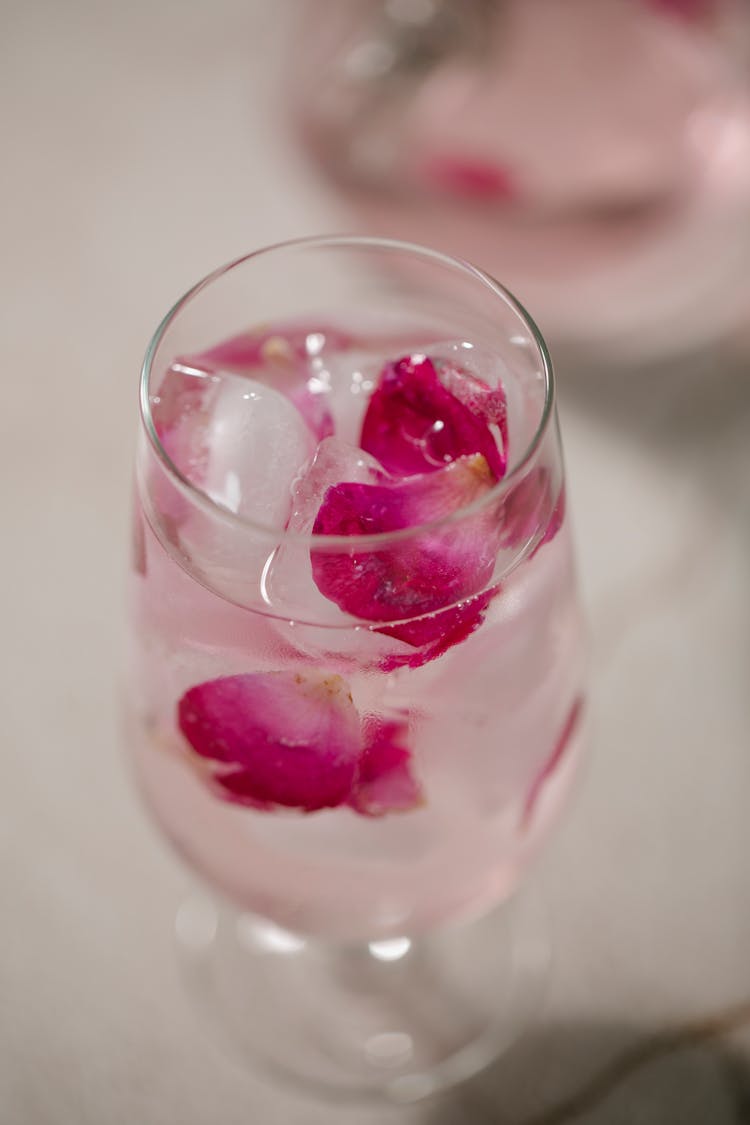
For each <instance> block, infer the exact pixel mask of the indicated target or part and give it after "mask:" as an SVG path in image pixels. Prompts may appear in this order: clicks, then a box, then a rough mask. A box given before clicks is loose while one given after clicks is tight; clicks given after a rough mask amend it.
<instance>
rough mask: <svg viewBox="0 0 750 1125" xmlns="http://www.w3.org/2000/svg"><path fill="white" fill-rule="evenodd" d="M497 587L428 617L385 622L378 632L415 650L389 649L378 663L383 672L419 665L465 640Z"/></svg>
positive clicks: (476, 627)
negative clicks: (396, 622)
mask: <svg viewBox="0 0 750 1125" xmlns="http://www.w3.org/2000/svg"><path fill="white" fill-rule="evenodd" d="M496 592H497V591H496V590H486V591H485V592H484V593H483V594H479V596H478V597H476V598H472V599H471V600H470V601H467V602H462V603H461V604H460V605H456V606H452V607H451V608H450V609H444V610H442V611H441V612H440V613H436V614H433V615H432V616H430V617H421V618H418V619H417V620H416V621H407V622H403V623H402V624H400V625H384V626H383V627H382V628H381V629H378V630H377V632H378V633H385V634H386V635H387V636H390V637H396V638H397V639H398V640H400V641H405V642H406V644H409V645H413V646H414V647H415V648H416V649H417V650H418V651H417V652H410V653H390V654H389V655H388V656H386V657H385V659H384V660H382V661H381V663H380V670H381V671H382V672H393V671H395V670H396V669H397V668H421V667H422V665H423V664H427V663H429V661H431V660H437V658H438V657H439V656H442V655H443V653H444V652H447V651H448V649H449V648H453V646H454V645H457V644H460V643H461V641H465V640H466V638H467V637H470V636H471V634H472V633H473V632H474V631H475V630H476V629H478V628H479V626H480V625H481V624H482V622H483V621H484V615H485V612H486V610H487V606H488V605H489V604H490V602H491V600H492V598H493V597H494V595H495V593H496Z"/></svg>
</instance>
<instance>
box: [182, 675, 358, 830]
mask: <svg viewBox="0 0 750 1125" xmlns="http://www.w3.org/2000/svg"><path fill="white" fill-rule="evenodd" d="M178 725H179V728H180V730H181V731H182V734H183V735H184V736H185V738H186V739H187V741H188V742H189V743H190V746H191V747H192V749H193V750H194V751H195V753H196V754H197V755H199V756H200V757H201V758H203V759H206V760H207V761H208V762H210V763H211V766H212V775H211V777H212V781H213V782H214V784H215V786H216V787H217V788H218V791H219V792H221V793H222V795H223V796H225V797H226V798H227V799H228V800H234V801H236V802H238V803H240V804H249V805H251V806H255V807H266V808H267V807H272V806H277V805H282V806H285V807H288V808H297V809H302V810H304V811H305V812H312V811H314V810H316V809H322V808H333V807H335V806H337V805H341V804H343V803H344V801H346V800H347V798H348V796H349V794H350V792H351V790H352V786H353V784H354V780H355V777H356V773H357V766H358V761H359V757H360V754H361V751H362V735H361V730H360V723H359V717H358V715H357V711H356V709H355V707H354V705H353V703H352V700H351V695H350V694H349V690H348V688H347V685H346V683H345V681H344V680H342V679H341V677H340V676H326V675H325V674H323V673H319V674H318V673H312V672H308V673H305V674H304V675H303V674H301V673H296V672H266V673H254V674H247V675H238V676H226V677H223V678H221V679H217V680H210V681H208V682H207V683H203V684H199V685H198V686H197V687H193V688H191V689H190V690H189V691H187V692H186V693H185V694H184V695H183V696H182V698H181V699H180V701H179V704H178Z"/></svg>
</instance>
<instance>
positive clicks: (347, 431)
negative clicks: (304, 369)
mask: <svg viewBox="0 0 750 1125" xmlns="http://www.w3.org/2000/svg"><path fill="white" fill-rule="evenodd" d="M312 362H313V363H314V364H315V365H316V367H315V376H316V379H317V380H318V383H319V385H321V386H325V387H326V401H327V405H328V409H329V410H330V412H331V414H332V415H333V426H334V433H335V435H336V437H338V438H341V439H342V441H344V442H347V443H348V444H349V445H358V444H359V436H360V432H361V430H362V418H363V416H364V413H365V410H366V409H367V402H368V399H369V397H370V393H371V392H372V390H373V389H374V387H375V386H376V385H377V382H378V378H379V375H380V369H381V367H382V365H383V361H382V359H381V358H380V357H378V356H375V355H373V354H372V352H368V351H364V350H361V349H358V348H355V347H352V348H350V349H349V350H348V351H345V352H343V351H342V352H332V351H331V352H328V353H326V354H323V355H321V356H320V357H318V358H317V359H316V360H313V361H312Z"/></svg>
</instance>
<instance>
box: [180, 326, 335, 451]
mask: <svg viewBox="0 0 750 1125" xmlns="http://www.w3.org/2000/svg"><path fill="white" fill-rule="evenodd" d="M354 344H355V340H354V338H353V337H352V336H349V335H348V334H346V333H343V332H340V331H339V330H338V329H335V328H330V327H327V326H317V327H316V326H314V325H299V324H278V325H275V326H273V327H272V328H268V329H257V330H255V331H252V332H243V333H241V334H240V335H239V336H233V337H232V338H231V339H229V340H225V341H224V342H223V343H221V344H217V345H216V346H215V347H213V348H209V349H208V350H207V351H205V352H201V353H200V354H199V355H197V356H195V357H194V358H193V359H191V360H189V361H186V362H189V363H191V364H193V365H195V366H197V367H200V368H202V369H203V370H205V371H211V372H214V373H218V372H220V371H227V372H231V373H232V374H235V375H249V376H252V378H254V379H258V380H259V381H261V382H267V383H268V384H269V385H270V386H272V387H274V388H275V389H276V390H278V391H281V392H282V393H283V394H285V395H286V396H287V398H289V399H290V400H291V401H292V402H293V403H294V405H295V406H296V407H297V409H298V410H299V411H300V413H301V414H302V416H303V418H304V419H305V421H306V422H307V424H308V426H309V427H310V429H311V430H312V432H313V434H315V436H316V437H317V438H318V440H319V441H322V439H323V438H325V437H329V436H330V435H331V434H332V433H333V418H332V416H331V412H330V410H329V409H328V404H327V401H326V397H327V396H326V395H325V394H323V393H318V392H317V387H316V383H315V371H316V363H317V362H318V359H319V357H320V356H321V355H322V354H330V353H331V352H334V353H336V352H342V351H348V350H349V349H351V348H352V347H353V346H354Z"/></svg>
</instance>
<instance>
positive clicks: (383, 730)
mask: <svg viewBox="0 0 750 1125" xmlns="http://www.w3.org/2000/svg"><path fill="white" fill-rule="evenodd" d="M363 726H364V737H365V749H364V751H363V753H362V757H361V759H360V763H359V771H358V773H357V780H356V783H355V786H354V790H353V792H352V795H351V797H350V798H349V804H350V806H351V807H352V808H353V809H354V810H355V811H356V812H358V813H361V814H362V815H363V816H383V815H384V814H385V813H389V812H407V811H409V810H410V809H414V808H417V807H418V806H419V805H421V804H423V800H424V799H423V796H422V791H421V789H420V786H419V783H418V782H417V781H416V780H415V778H414V776H413V775H412V772H411V768H410V763H411V752H410V751H409V749H408V747H407V746H406V734H407V726H406V724H405V723H400V722H394V721H392V720H388V719H381V718H377V717H375V716H370V717H368V718H367V719H365V721H364V724H363Z"/></svg>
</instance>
